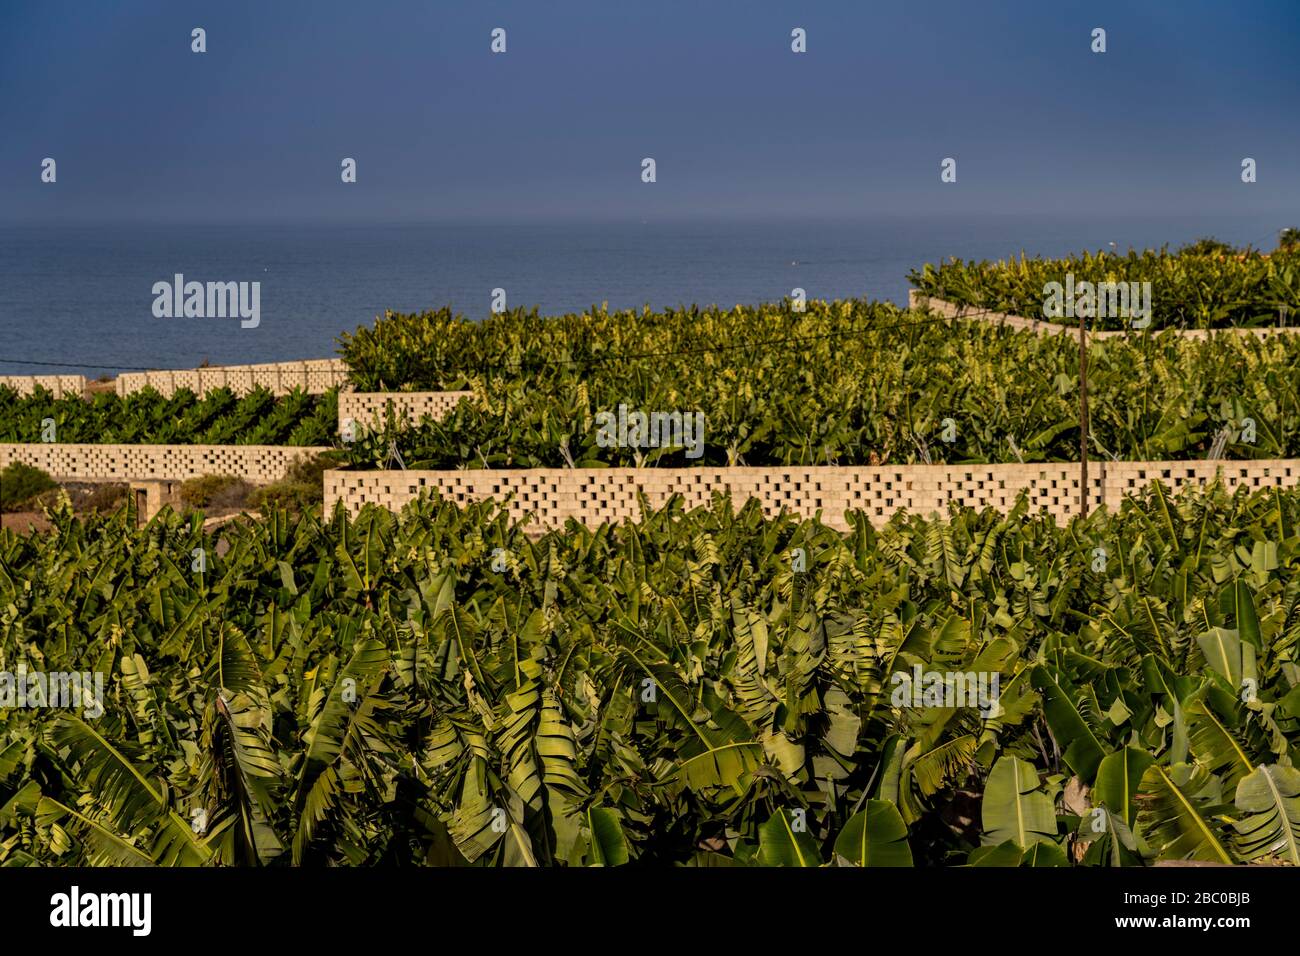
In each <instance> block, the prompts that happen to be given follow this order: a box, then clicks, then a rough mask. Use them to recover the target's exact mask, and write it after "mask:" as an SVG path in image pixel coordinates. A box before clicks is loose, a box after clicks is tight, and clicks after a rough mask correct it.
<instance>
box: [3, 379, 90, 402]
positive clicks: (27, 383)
mask: <svg viewBox="0 0 1300 956" xmlns="http://www.w3.org/2000/svg"><path fill="white" fill-rule="evenodd" d="M0 385H8V386H9V387H10V388H12V389H14V390H15V391H17V392H18V394H19V395H30V394H31V393H32V392H34V391H36V389H37V388H38V387H40V388H44V389H46V390H47V391H49V392H52V393H53V394H54V397H55V398H67V397H69V396H72V395H75V396H77V397H78V398H80V397H81V396H82V395H84V394H85V391H86V379H85V377H84V376H81V375H0Z"/></svg>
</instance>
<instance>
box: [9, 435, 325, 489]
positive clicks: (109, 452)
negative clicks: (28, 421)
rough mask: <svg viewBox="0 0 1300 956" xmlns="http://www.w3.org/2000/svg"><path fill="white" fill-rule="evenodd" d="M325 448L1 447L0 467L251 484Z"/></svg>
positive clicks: (61, 474) (68, 475) (77, 475)
mask: <svg viewBox="0 0 1300 956" xmlns="http://www.w3.org/2000/svg"><path fill="white" fill-rule="evenodd" d="M328 450H329V449H327V448H315V447H302V448H293V447H289V446H279V445H74V444H61V443H58V442H51V443H49V444H22V445H18V444H4V443H0V468H3V467H4V466H6V465H8V464H10V463H11V462H15V461H21V462H23V463H25V464H28V465H33V466H35V467H37V468H40V469H41V470H42V471H45V472H48V473H49V474H50V475H52V476H54V477H55V478H63V479H84V480H91V479H98V480H115V481H184V480H185V479H187V478H196V477H198V476H199V475H237V476H239V477H241V478H246V479H247V480H248V481H250V482H252V483H253V484H259V485H261V484H267V483H269V482H272V481H278V480H279V479H281V478H283V477H284V474H285V471H286V470H287V469H288V467H289V465H290V464H292V463H293V461H294V459H295V458H297V457H299V456H304V455H314V454H319V453H320V452H323V451H328Z"/></svg>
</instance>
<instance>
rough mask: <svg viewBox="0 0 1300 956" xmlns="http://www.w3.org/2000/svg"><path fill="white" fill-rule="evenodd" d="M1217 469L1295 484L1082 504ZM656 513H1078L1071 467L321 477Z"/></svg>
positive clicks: (1103, 489)
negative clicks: (680, 505)
mask: <svg viewBox="0 0 1300 956" xmlns="http://www.w3.org/2000/svg"><path fill="white" fill-rule="evenodd" d="M1220 472H1221V473H1222V476H1223V480H1224V482H1225V484H1226V485H1227V486H1228V488H1229V489H1230V490H1231V489H1235V488H1236V487H1237V486H1239V485H1242V484H1244V485H1247V486H1249V487H1252V488H1257V487H1273V486H1284V487H1285V486H1291V485H1295V484H1297V482H1298V481H1300V459H1284V460H1270V461H1231V462H1228V461H1165V462H1106V463H1105V464H1104V468H1103V463H1102V462H1090V463H1089V466H1088V478H1089V481H1088V485H1089V492H1090V494H1089V501H1090V508H1096V507H1097V506H1099V505H1101V504H1103V503H1105V504H1108V505H1110V506H1112V507H1114V506H1116V505H1118V503H1119V502H1120V500H1121V499H1122V498H1123V496H1124V495H1125V494H1131V493H1132V492H1134V491H1136V490H1138V489H1140V488H1142V487H1144V486H1146V485H1147V484H1148V483H1149V482H1151V481H1152V480H1157V479H1158V480H1161V481H1163V482H1164V483H1165V484H1166V485H1169V486H1171V487H1173V488H1174V489H1178V488H1181V487H1182V486H1184V485H1188V484H1203V483H1206V482H1209V481H1213V480H1214V478H1215V476H1216V474H1219V473H1220ZM638 489H640V490H641V491H642V492H643V493H644V494H645V495H646V497H647V499H648V501H649V502H650V504H651V505H652V506H654V507H659V506H661V505H663V504H664V503H665V502H667V500H668V499H669V498H670V497H671V496H672V495H674V494H681V495H682V496H683V498H684V499H685V504H686V506H687V507H688V508H693V507H698V506H702V505H707V504H709V503H710V500H711V498H712V495H713V492H715V491H718V492H722V493H725V494H728V495H730V497H731V498H732V500H733V501H734V502H735V503H736V505H737V506H738V507H739V506H740V505H741V504H743V502H744V500H746V499H749V498H757V499H759V500H760V501H761V502H762V504H763V510H764V511H765V512H767V513H768V514H776V513H778V512H780V511H781V510H782V509H783V508H784V509H785V510H787V511H792V512H794V513H796V514H800V515H803V516H806V517H811V516H812V515H814V514H816V513H817V512H818V511H821V512H822V520H823V521H825V522H826V523H827V524H828V525H829V526H831V527H834V528H839V529H842V530H845V529H847V528H848V522H846V521H845V520H844V512H845V511H846V510H849V509H852V510H861V511H864V512H866V514H867V515H868V517H869V518H870V519H871V521H872V522H873V523H875V524H884V523H885V522H886V521H888V520H889V519H890V518H891V517H892V516H893V515H894V514H896V513H897V512H899V511H901V510H903V509H906V510H907V511H908V512H911V513H920V514H930V513H932V512H936V511H937V512H940V513H946V512H947V509H948V505H949V504H957V505H969V506H971V507H974V508H984V507H993V508H997V509H998V510H1001V511H1006V510H1008V509H1009V508H1010V507H1011V506H1012V505H1014V504H1015V501H1016V497H1017V495H1018V494H1019V492H1020V491H1021V490H1022V489H1024V490H1027V491H1028V492H1029V504H1030V508H1031V509H1032V510H1034V511H1038V510H1040V509H1042V510H1046V511H1047V512H1048V513H1049V514H1050V515H1052V516H1053V517H1054V518H1056V519H1057V520H1058V521H1065V520H1066V519H1068V518H1069V517H1070V516H1071V515H1073V514H1076V513H1077V512H1078V509H1079V465H1078V464H1077V463H1074V462H1061V463H1051V464H1024V465H1022V464H1009V465H1007V464H999V465H906V466H895V467H878V468H832V467H806V468H672V469H670V468H663V469H660V468H642V469H633V468H608V469H600V468H596V469H564V468H556V469H535V470H534V469H529V470H487V469H476V470H460V471H355V472H354V471H347V470H332V471H327V472H325V505H326V508H333V507H334V503H335V502H336V501H340V500H341V501H343V502H344V504H345V506H346V507H347V508H348V509H349V510H351V511H352V512H353V513H354V514H355V513H356V512H357V511H359V510H360V508H361V506H362V505H363V504H366V503H374V504H378V505H381V506H383V507H385V508H389V509H391V510H398V509H400V508H401V507H402V506H403V505H405V504H407V503H408V502H410V501H412V500H414V499H415V498H417V497H418V496H419V495H420V494H421V493H428V492H432V491H437V492H438V493H439V494H440V495H441V496H443V497H444V498H448V499H451V500H452V501H455V502H457V503H458V504H462V505H463V504H466V503H468V502H471V501H477V500H482V499H485V498H504V497H505V496H506V495H510V494H513V495H514V498H513V500H512V501H511V502H510V505H509V510H510V513H511V515H512V517H514V518H516V519H518V518H522V517H523V516H524V515H525V514H529V513H531V514H534V515H536V517H537V518H538V519H539V524H540V526H541V527H543V528H557V527H562V526H563V525H564V523H565V521H566V520H567V519H568V518H575V519H577V520H578V521H579V522H581V523H583V524H586V525H588V526H589V527H590V526H594V525H597V524H601V523H604V522H619V521H622V520H624V519H627V518H636V517H638V515H639V508H638V506H637V495H636V493H637V490H638Z"/></svg>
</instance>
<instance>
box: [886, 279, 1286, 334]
mask: <svg viewBox="0 0 1300 956" xmlns="http://www.w3.org/2000/svg"><path fill="white" fill-rule="evenodd" d="M907 307H908V308H909V309H920V308H926V307H928V308H929V309H930V311H932V312H937V313H938V314H939V315H943V316H947V317H948V318H950V319H951V318H969V319H975V320H978V321H980V322H990V323H993V324H995V325H1005V326H1008V327H1010V328H1013V329H1028V330H1029V331H1031V332H1037V333H1038V334H1039V335H1057V334H1060V333H1061V332H1066V333H1072V334H1074V335H1078V334H1079V327H1078V326H1077V325H1073V326H1070V325H1059V324H1057V323H1055V322H1048V321H1046V320H1044V319H1032V318H1026V317H1024V316H1020V315H1008V314H1007V313H1005V312H990V311H989V310H987V309H979V308H975V307H974V306H967V305H956V304H955V303H952V302H946V301H944V300H943V299H936V298H934V297H932V296H927V295H925V294H924V293H923V292H921V291H919V290H917V289H908V290H907ZM1152 331H1158V330H1155V329H1153V330H1152ZM1174 331H1175V332H1176V334H1177V335H1180V336H1182V337H1183V338H1187V339H1207V338H1209V337H1210V336H1211V335H1214V334H1216V333H1219V332H1222V333H1224V334H1228V335H1255V336H1258V337H1260V338H1266V337H1268V336H1270V335H1290V334H1292V333H1295V332H1300V328H1290V327H1288V328H1280V327H1273V328H1258V329H1245V328H1233V329H1182V330H1174ZM1137 334H1141V333H1140V332H1137V331H1135V330H1130V329H1111V330H1108V331H1096V332H1094V331H1092V330H1089V331H1088V338H1090V339H1108V338H1113V337H1115V336H1125V335H1137Z"/></svg>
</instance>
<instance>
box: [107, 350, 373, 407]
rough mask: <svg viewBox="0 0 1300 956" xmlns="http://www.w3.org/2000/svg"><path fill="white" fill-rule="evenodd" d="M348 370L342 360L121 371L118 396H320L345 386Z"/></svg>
mask: <svg viewBox="0 0 1300 956" xmlns="http://www.w3.org/2000/svg"><path fill="white" fill-rule="evenodd" d="M347 377H348V367H347V364H346V363H344V362H343V360H342V359H306V360H304V361H300V362H268V363H264V364H261V365H217V366H212V367H209V368H195V369H178V370H174V371H167V370H164V371H158V372H123V373H122V374H121V375H119V376H118V377H117V382H116V388H117V394H118V395H123V396H124V395H130V394H131V393H132V392H138V391H140V390H141V389H143V388H146V387H152V388H153V389H154V390H155V391H157V392H159V393H161V394H162V395H164V396H166V397H168V398H170V397H171V396H172V395H173V394H175V392H176V391H177V389H181V388H188V389H190V390H191V391H192V392H194V393H196V394H197V395H200V396H202V395H204V394H206V393H207V392H209V391H211V390H212V389H214V388H229V389H230V390H231V391H233V392H234V393H235V394H236V395H247V394H248V393H249V392H251V391H252V390H253V389H254V388H256V387H257V386H259V385H260V386H262V387H263V388H266V389H268V390H270V392H271V393H272V394H273V395H288V394H289V393H290V392H292V391H293V390H294V389H295V388H297V389H302V390H303V391H305V392H307V393H308V394H309V395H320V394H322V393H324V392H328V391H329V390H330V389H331V388H336V387H340V386H343V385H346V384H347Z"/></svg>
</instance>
